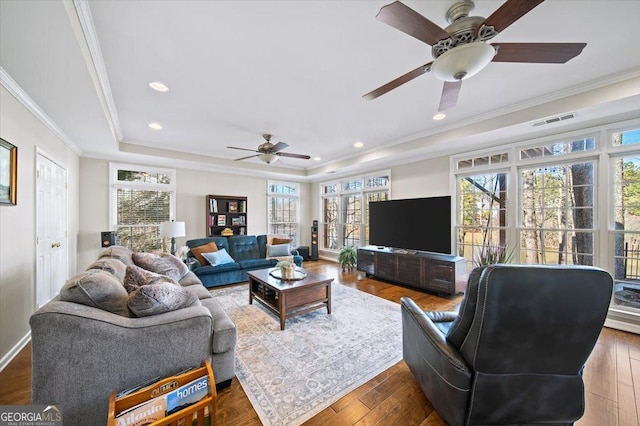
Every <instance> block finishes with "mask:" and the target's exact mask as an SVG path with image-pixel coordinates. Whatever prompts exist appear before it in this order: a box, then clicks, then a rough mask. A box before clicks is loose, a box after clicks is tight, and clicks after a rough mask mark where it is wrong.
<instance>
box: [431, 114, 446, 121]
mask: <svg viewBox="0 0 640 426" xmlns="http://www.w3.org/2000/svg"><path fill="white" fill-rule="evenodd" d="M445 118H447V114H445V113H444V112H439V113H437V114H436V115H434V116H433V119H434V120H436V121H439V120H444V119H445Z"/></svg>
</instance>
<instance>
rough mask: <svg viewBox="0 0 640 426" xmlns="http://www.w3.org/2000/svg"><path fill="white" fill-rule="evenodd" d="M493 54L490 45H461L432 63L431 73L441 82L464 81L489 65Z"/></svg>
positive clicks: (477, 43)
mask: <svg viewBox="0 0 640 426" xmlns="http://www.w3.org/2000/svg"><path fill="white" fill-rule="evenodd" d="M495 54H496V51H495V48H494V47H493V46H491V45H490V44H486V43H482V42H476V43H469V44H463V45H460V46H456V47H454V48H453V49H451V50H449V51H447V52H445V53H443V54H442V55H440V56H439V57H438V58H437V59H436V60H435V61H434V62H433V65H432V66H431V72H432V73H433V74H434V75H435V76H436V78H438V79H440V80H442V81H450V82H453V81H458V80H465V79H467V78H469V77H471V76H473V75H476V74H477V73H479V72H480V71H482V69H483V68H484V67H486V66H487V65H489V63H490V62H491V61H492V60H493V57H494V55H495Z"/></svg>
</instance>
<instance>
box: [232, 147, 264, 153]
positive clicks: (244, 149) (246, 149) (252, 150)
mask: <svg viewBox="0 0 640 426" xmlns="http://www.w3.org/2000/svg"><path fill="white" fill-rule="evenodd" d="M227 148H231V149H239V150H240V151H251V152H260V151H256V150H255V149H248V148H238V147H237V146H228V147H227Z"/></svg>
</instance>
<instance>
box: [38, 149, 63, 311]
mask: <svg viewBox="0 0 640 426" xmlns="http://www.w3.org/2000/svg"><path fill="white" fill-rule="evenodd" d="M36 244H37V250H36V256H37V261H36V265H37V266H36V304H37V306H42V305H44V304H45V303H47V302H48V301H49V300H51V299H52V298H53V297H54V296H55V295H56V294H57V293H58V292H59V291H60V288H61V287H62V285H63V284H64V283H65V281H66V278H67V270H68V264H67V246H68V244H67V170H66V169H64V168H63V167H60V166H59V165H58V164H56V163H54V162H53V161H51V160H50V159H48V158H47V157H45V156H43V155H42V154H40V153H38V154H37V158H36Z"/></svg>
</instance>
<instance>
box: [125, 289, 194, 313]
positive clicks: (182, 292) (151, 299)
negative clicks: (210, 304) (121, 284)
mask: <svg viewBox="0 0 640 426" xmlns="http://www.w3.org/2000/svg"><path fill="white" fill-rule="evenodd" d="M196 304H200V301H199V300H198V297H197V296H196V295H194V294H192V293H191V292H189V291H187V290H186V289H185V288H183V287H181V286H179V285H175V284H172V283H169V282H163V283H158V284H151V285H145V286H142V287H138V288H137V289H136V290H135V291H134V292H132V293H131V294H130V295H129V303H128V306H129V309H131V312H133V313H134V315H136V316H138V317H146V316H150V315H157V314H162V313H164V312H170V311H175V310H177V309H181V308H187V307H189V306H193V305H196Z"/></svg>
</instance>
